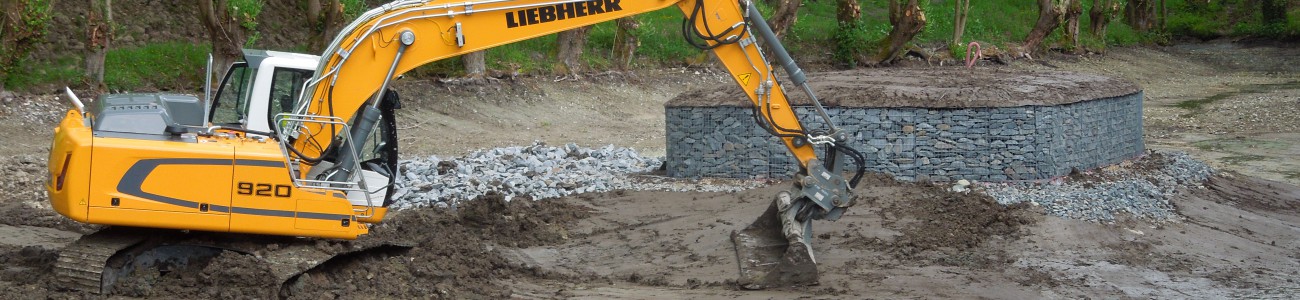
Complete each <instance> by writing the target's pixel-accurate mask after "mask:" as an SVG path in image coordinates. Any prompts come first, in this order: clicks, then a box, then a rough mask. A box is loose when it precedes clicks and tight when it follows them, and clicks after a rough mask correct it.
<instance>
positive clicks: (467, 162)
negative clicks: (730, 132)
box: [391, 142, 765, 209]
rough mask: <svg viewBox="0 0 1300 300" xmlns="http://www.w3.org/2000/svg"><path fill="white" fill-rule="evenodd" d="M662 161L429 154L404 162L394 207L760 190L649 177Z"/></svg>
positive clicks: (572, 148)
mask: <svg viewBox="0 0 1300 300" xmlns="http://www.w3.org/2000/svg"><path fill="white" fill-rule="evenodd" d="M662 165H663V158H662V157H646V156H642V155H641V154H639V153H637V152H636V150H633V149H630V148H621V147H615V146H614V145H607V146H605V147H602V148H599V149H593V148H584V147H580V146H578V145H577V144H574V143H569V144H566V145H564V146H560V147H553V146H548V145H546V144H545V143H543V142H534V143H533V144H532V145H529V146H514V147H502V148H494V149H486V150H479V151H474V152H470V153H469V154H467V155H465V156H462V157H455V158H441V157H438V156H429V157H424V158H418V159H410V160H403V161H401V162H400V170H401V171H402V176H403V178H402V179H403V182H401V183H400V186H399V187H398V191H397V194H396V195H395V197H396V200H395V201H394V203H393V205H392V206H391V207H392V208H395V209H406V208H414V207H430V206H439V207H443V206H452V205H455V204H456V203H459V202H461V201H467V200H470V199H474V198H477V197H478V196H480V195H484V194H487V193H499V194H502V195H504V196H505V198H506V200H507V201H509V200H511V199H513V198H515V197H527V198H529V199H533V200H540V199H548V198H557V197H563V196H568V195H572V194H580V193H591V192H607V191H613V190H620V189H621V190H661V191H678V192H684V191H706V192H729V191H739V190H744V189H750V188H756V187H761V186H764V185H765V182H762V181H754V180H683V179H675V178H666V177H660V176H653V175H646V173H649V172H652V171H655V170H658V169H659V168H660V166H662Z"/></svg>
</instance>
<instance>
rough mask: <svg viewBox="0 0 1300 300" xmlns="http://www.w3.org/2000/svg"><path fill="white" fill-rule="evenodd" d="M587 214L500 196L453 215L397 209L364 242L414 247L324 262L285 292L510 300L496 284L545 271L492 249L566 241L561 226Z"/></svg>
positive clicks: (313, 295)
mask: <svg viewBox="0 0 1300 300" xmlns="http://www.w3.org/2000/svg"><path fill="white" fill-rule="evenodd" d="M589 214H590V213H589V212H588V211H587V210H586V209H583V208H581V207H576V206H572V205H568V204H565V203H563V202H558V201H532V200H530V199H518V198H516V199H515V200H513V201H509V202H506V201H505V198H504V197H503V196H502V195H500V194H488V195H484V196H482V197H479V198H477V199H475V200H472V201H467V202H464V203H461V204H460V205H459V207H458V209H455V210H451V209H439V208H423V209H412V210H405V211H400V212H398V213H397V214H395V215H393V216H390V217H389V220H387V221H385V222H384V224H382V225H381V226H379V227H378V228H376V229H375V230H374V231H373V232H372V236H369V237H365V238H364V239H374V240H386V241H390V242H398V243H409V244H412V245H415V246H414V247H413V248H412V249H410V250H409V251H407V252H405V253H380V254H374V255H363V256H360V257H352V258H349V259H343V260H340V261H337V262H332V263H326V264H325V265H322V266H321V267H318V268H316V269H315V270H313V271H309V272H307V273H305V274H303V275H302V276H301V278H300V279H299V282H300V284H299V285H297V286H293V287H291V290H290V291H287V292H289V293H292V295H293V298H302V299H322V298H338V297H344V298H355V297H358V296H360V298H368V297H376V296H378V298H428V297H437V298H451V299H462V298H505V297H509V296H510V295H511V291H510V289H509V288H508V287H506V286H502V285H501V283H500V280H507V279H510V278H516V277H519V276H546V274H545V273H546V272H544V271H542V270H538V269H529V268H523V267H519V266H518V265H517V264H512V263H510V262H508V261H507V260H506V259H504V258H503V257H502V256H501V255H500V253H499V251H497V249H500V248H507V247H528V246H537V245H547V244H555V243H559V242H563V241H565V240H566V239H568V232H567V231H566V230H565V225H566V224H569V223H572V222H574V221H576V220H579V219H582V218H586V217H587V216H588V215H589Z"/></svg>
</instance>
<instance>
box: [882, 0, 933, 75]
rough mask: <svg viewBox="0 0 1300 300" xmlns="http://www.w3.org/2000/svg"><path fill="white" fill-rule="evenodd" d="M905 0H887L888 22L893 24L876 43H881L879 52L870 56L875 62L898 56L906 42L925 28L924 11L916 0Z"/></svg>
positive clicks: (904, 47) (890, 59)
mask: <svg viewBox="0 0 1300 300" xmlns="http://www.w3.org/2000/svg"><path fill="white" fill-rule="evenodd" d="M905 1H907V2H905V3H904V2H900V1H899V0H889V24H890V25H893V26H892V27H893V29H890V30H889V35H888V36H885V39H883V40H881V41H880V42H879V43H878V44H879V45H881V49H880V52H878V53H877V54H876V56H875V57H873V58H872V61H874V62H875V63H877V64H880V63H886V62H889V61H892V60H894V59H896V58H898V57H899V56H900V55H901V54H902V53H903V49H906V46H907V43H909V42H911V41H912V38H914V37H916V34H917V33H920V32H921V30H922V29H925V11H923V10H921V6H920V5H918V4H917V0H905Z"/></svg>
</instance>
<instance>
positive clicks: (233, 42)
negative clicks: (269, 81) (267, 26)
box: [197, 0, 246, 84]
mask: <svg viewBox="0 0 1300 300" xmlns="http://www.w3.org/2000/svg"><path fill="white" fill-rule="evenodd" d="M197 3H198V5H199V21H200V22H201V23H203V27H205V28H207V29H208V40H209V41H211V43H212V72H215V74H213V78H221V76H224V75H225V74H226V69H227V68H229V67H230V65H231V64H234V63H235V61H237V60H238V59H239V56H240V55H242V51H241V46H243V44H244V41H245V40H246V37H245V36H246V34H245V32H244V28H243V27H241V26H239V22H238V21H236V20H235V18H233V17H232V16H230V14H229V13H228V10H226V1H225V0H201V1H198V2H197ZM209 84H211V83H209Z"/></svg>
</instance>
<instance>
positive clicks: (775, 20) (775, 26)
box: [767, 0, 803, 37]
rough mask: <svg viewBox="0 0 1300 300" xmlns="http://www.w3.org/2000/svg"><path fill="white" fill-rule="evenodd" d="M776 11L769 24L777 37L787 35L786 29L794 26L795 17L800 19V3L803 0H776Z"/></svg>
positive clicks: (768, 21)
mask: <svg viewBox="0 0 1300 300" xmlns="http://www.w3.org/2000/svg"><path fill="white" fill-rule="evenodd" d="M775 2H776V11H775V12H773V13H772V18H771V19H769V20H767V25H768V26H771V27H772V32H773V33H776V36H777V37H785V31H786V30H787V29H790V27H791V26H794V22H795V19H798V15H797V13H798V12H799V5H802V4H803V0H775Z"/></svg>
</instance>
